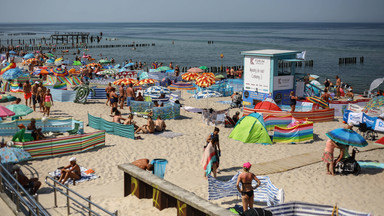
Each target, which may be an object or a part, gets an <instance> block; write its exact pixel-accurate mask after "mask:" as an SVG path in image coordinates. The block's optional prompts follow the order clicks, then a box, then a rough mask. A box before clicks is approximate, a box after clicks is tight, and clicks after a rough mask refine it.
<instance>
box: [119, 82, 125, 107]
mask: <svg viewBox="0 0 384 216" xmlns="http://www.w3.org/2000/svg"><path fill="white" fill-rule="evenodd" d="M125 93H126V92H125V88H124V83H122V84H121V86H120V88H119V94H120V95H119V102H120V109H123V107H124V103H125Z"/></svg>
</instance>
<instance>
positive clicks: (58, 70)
mask: <svg viewBox="0 0 384 216" xmlns="http://www.w3.org/2000/svg"><path fill="white" fill-rule="evenodd" d="M50 72H52V74H53V75H55V76H58V77H64V76H68V71H67V70H64V69H63V68H62V67H54V68H51V70H50Z"/></svg>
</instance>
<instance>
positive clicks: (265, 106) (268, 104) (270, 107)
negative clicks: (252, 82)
mask: <svg viewBox="0 0 384 216" xmlns="http://www.w3.org/2000/svg"><path fill="white" fill-rule="evenodd" d="M254 109H263V110H274V111H281V109H280V107H278V106H277V105H276V104H274V103H272V102H269V101H262V102H259V103H257V104H256V105H255V108H254Z"/></svg>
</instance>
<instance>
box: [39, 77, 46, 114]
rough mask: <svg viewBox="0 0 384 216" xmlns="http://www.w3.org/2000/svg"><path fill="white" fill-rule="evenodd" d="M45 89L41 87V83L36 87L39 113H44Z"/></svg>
mask: <svg viewBox="0 0 384 216" xmlns="http://www.w3.org/2000/svg"><path fill="white" fill-rule="evenodd" d="M46 89H47V88H46V87H44V86H43V83H40V84H39V87H37V99H38V100H37V101H38V102H39V109H40V112H44V110H45V108H44V95H45V91H46Z"/></svg>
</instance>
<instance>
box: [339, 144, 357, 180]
mask: <svg viewBox="0 0 384 216" xmlns="http://www.w3.org/2000/svg"><path fill="white" fill-rule="evenodd" d="M356 152H359V150H358V149H357V148H353V150H352V156H351V157H348V158H344V159H342V160H341V161H339V162H338V163H337V164H336V166H335V173H338V174H340V175H348V174H353V175H356V176H357V175H359V174H360V171H361V168H360V165H359V163H357V161H356V160H355V156H356Z"/></svg>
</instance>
